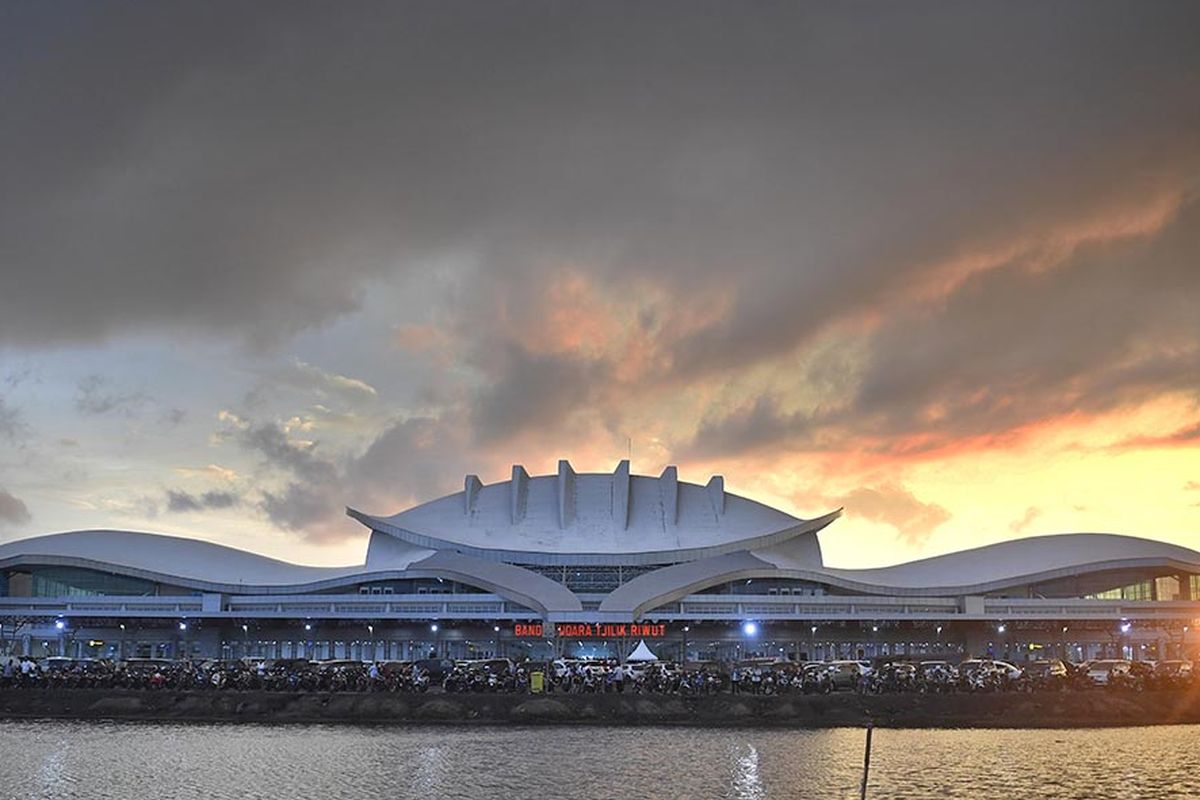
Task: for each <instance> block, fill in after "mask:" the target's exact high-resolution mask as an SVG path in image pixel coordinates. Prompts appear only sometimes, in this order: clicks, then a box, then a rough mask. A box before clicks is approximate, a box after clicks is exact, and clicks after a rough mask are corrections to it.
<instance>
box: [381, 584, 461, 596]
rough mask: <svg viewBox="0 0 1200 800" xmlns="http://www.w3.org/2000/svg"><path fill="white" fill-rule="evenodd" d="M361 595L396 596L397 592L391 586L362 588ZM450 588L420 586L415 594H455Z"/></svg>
mask: <svg viewBox="0 0 1200 800" xmlns="http://www.w3.org/2000/svg"><path fill="white" fill-rule="evenodd" d="M358 593H359V594H368V595H370V594H395V590H394V589H393V588H392V587H391V586H360V587H358ZM453 593H454V592H452V591H451V590H450V588H449V587H446V588H444V589H443V588H436V589H435V588H433V587H432V586H418V587H417V590H416V592H415V594H453Z"/></svg>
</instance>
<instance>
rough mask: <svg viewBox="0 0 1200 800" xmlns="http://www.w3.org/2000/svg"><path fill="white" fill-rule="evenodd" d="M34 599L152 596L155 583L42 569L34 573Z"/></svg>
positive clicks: (69, 569)
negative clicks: (109, 595)
mask: <svg viewBox="0 0 1200 800" xmlns="http://www.w3.org/2000/svg"><path fill="white" fill-rule="evenodd" d="M31 578H32V583H31V596H32V597H87V596H93V595H108V594H113V595H135V596H140V595H153V594H155V593H156V592H155V584H154V582H153V581H146V580H142V579H140V578H129V577H126V576H124V575H113V574H111V573H108V572H100V571H98V570H91V569H79V568H77V567H39V568H38V569H34V570H31Z"/></svg>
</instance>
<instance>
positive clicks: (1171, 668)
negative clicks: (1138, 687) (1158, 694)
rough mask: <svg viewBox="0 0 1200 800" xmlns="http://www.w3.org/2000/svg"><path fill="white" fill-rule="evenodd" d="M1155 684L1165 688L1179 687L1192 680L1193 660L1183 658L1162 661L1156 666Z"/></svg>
mask: <svg viewBox="0 0 1200 800" xmlns="http://www.w3.org/2000/svg"><path fill="white" fill-rule="evenodd" d="M1154 682H1155V685H1157V686H1159V687H1160V688H1163V689H1177V688H1179V687H1182V686H1187V685H1189V684H1190V683H1191V682H1192V662H1190V661H1184V660H1181V659H1172V660H1170V661H1160V662H1158V664H1157V665H1155V668H1154Z"/></svg>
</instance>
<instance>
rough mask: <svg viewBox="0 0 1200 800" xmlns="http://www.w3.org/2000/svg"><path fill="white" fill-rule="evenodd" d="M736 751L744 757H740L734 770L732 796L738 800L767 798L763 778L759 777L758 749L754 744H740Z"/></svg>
mask: <svg viewBox="0 0 1200 800" xmlns="http://www.w3.org/2000/svg"><path fill="white" fill-rule="evenodd" d="M736 749H737V751H738V752H740V753H742V755H739V756H738V758H737V762H736V764H735V766H734V769H733V778H732V780H731V781H730V783H731V787H730V788H731V792H730V794H731V795H732V796H733V797H735V798H737V799H738V800H759V798H762V797H766V791H765V790H764V789H763V784H762V778H760V777H759V775H758V748H757V747H755V746H754V745H752V744H739V745H737V748H736Z"/></svg>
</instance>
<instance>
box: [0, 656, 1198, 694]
mask: <svg viewBox="0 0 1200 800" xmlns="http://www.w3.org/2000/svg"><path fill="white" fill-rule="evenodd" d="M1106 665H1107V666H1106ZM1192 681H1193V676H1192V670H1191V664H1190V662H1187V661H1168V662H1161V663H1159V664H1157V665H1155V664H1152V663H1147V662H1128V661H1104V662H1093V663H1092V664H1091V665H1087V664H1084V665H1076V664H1070V663H1069V662H1065V661H1060V660H1057V659H1055V660H1050V661H1038V662H1032V663H1029V664H1026V665H1025V666H1024V668H1018V667H1016V666H1014V665H1012V664H1008V663H1006V662H1003V661H993V660H989V659H969V660H967V661H964V662H962V663H961V664H959V665H953V664H950V663H948V662H944V661H923V662H902V661H895V662H887V661H884V662H881V663H876V664H871V663H870V662H866V661H841V662H833V663H797V662H791V661H778V662H770V663H754V662H750V663H734V664H717V663H704V664H698V665H687V666H686V667H684V666H680V665H678V664H675V663H671V662H650V663H646V662H641V663H625V664H619V663H617V662H615V661H596V660H594V661H583V660H569V659H558V660H554V661H550V662H545V661H521V662H513V661H510V660H508V659H503V658H501V659H487V660H479V661H458V662H455V661H450V660H448V659H441V658H428V659H424V660H421V661H415V662H398V661H385V662H358V661H347V660H336V661H308V660H305V659H281V660H261V659H256V660H249V659H242V660H229V661H221V660H202V661H188V660H182V661H171V660H165V659H129V660H126V661H120V662H117V661H110V660H103V659H69V658H50V659H42V660H40V661H39V660H35V659H33V658H29V657H9V658H7V659H5V660H3V661H0V687H8V688H27V689H34V688H41V689H61V688H122V689H149V690H153V689H173V690H217V691H219V690H241V691H251V690H265V691H290V692H426V691H430V690H431V689H432V690H435V691H438V690H440V691H444V692H459V693H462V692H469V693H482V692H500V693H525V692H530V691H542V692H549V693H554V692H559V693H568V694H588V693H625V692H630V693H635V694H641V693H653V694H674V695H685V696H700V695H710V694H717V693H721V692H729V693H733V694H752V695H779V694H791V693H802V694H828V693H832V692H834V691H839V690H846V691H856V692H859V693H861V694H882V693H897V692H923V693H953V692H1002V691H1039V690H1067V689H1084V688H1092V687H1094V686H1096V685H1098V684H1100V685H1104V686H1107V687H1109V688H1114V689H1132V690H1139V691H1140V690H1148V689H1171V688H1184V687H1187V686H1191V685H1192Z"/></svg>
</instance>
